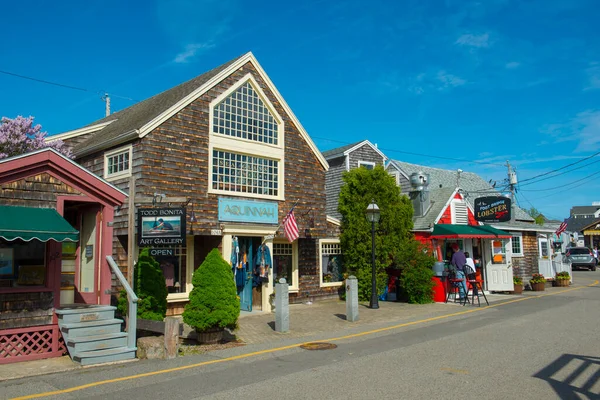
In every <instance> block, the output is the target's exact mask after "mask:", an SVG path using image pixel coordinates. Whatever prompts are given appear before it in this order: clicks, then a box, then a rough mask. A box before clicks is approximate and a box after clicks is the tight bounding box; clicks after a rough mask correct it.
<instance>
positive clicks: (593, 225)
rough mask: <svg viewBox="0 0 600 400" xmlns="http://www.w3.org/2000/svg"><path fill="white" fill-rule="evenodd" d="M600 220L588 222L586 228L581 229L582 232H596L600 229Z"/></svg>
mask: <svg viewBox="0 0 600 400" xmlns="http://www.w3.org/2000/svg"><path fill="white" fill-rule="evenodd" d="M599 225H600V219H598V218H594V221H592V222H590V223H589V224H587V225H586V226H584V227H583V228H582V230H583V231H587V230H598V229H600V226H599Z"/></svg>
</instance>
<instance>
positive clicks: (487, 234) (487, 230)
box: [431, 224, 512, 239]
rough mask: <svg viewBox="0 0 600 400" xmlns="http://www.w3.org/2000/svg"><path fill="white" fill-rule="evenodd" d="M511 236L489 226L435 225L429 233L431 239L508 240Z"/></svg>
mask: <svg viewBox="0 0 600 400" xmlns="http://www.w3.org/2000/svg"><path fill="white" fill-rule="evenodd" d="M511 237H512V235H511V234H510V233H508V232H505V231H502V230H500V229H496V228H493V227H491V226H489V225H480V226H472V225H451V224H437V225H435V226H434V227H433V232H432V233H431V238H432V239H497V238H500V239H510V238H511Z"/></svg>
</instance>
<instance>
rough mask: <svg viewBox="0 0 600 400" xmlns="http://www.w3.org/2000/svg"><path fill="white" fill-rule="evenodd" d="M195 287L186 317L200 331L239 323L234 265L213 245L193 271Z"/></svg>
mask: <svg viewBox="0 0 600 400" xmlns="http://www.w3.org/2000/svg"><path fill="white" fill-rule="evenodd" d="M192 284H193V285H194V289H193V290H192V292H191V293H190V301H189V303H188V304H186V305H185V310H184V312H183V321H184V322H185V323H186V324H188V325H189V326H191V327H192V328H194V329H196V331H198V332H203V331H207V330H209V329H212V328H230V329H234V328H236V327H237V320H238V317H239V316H240V300H239V298H238V296H237V291H236V286H235V282H234V281H233V273H232V272H231V266H230V265H229V264H228V263H227V262H226V261H225V260H224V259H223V257H221V253H219V250H218V249H213V250H212V251H211V252H210V253H208V255H207V256H206V258H205V259H204V262H203V263H202V265H200V267H198V269H197V270H196V271H195V272H194V277H193V279H192Z"/></svg>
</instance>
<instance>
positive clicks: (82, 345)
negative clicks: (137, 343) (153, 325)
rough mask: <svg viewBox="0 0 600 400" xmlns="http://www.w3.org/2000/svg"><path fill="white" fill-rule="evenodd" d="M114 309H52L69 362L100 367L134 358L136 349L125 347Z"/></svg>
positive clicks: (98, 307) (102, 307) (82, 305)
mask: <svg viewBox="0 0 600 400" xmlns="http://www.w3.org/2000/svg"><path fill="white" fill-rule="evenodd" d="M115 310H116V307H112V306H101V305H98V306H96V305H86V304H74V305H71V306H64V307H61V308H58V309H56V310H55V312H56V315H57V316H58V326H59V328H60V332H61V333H62V335H63V338H64V340H65V343H66V345H67V350H68V351H69V355H70V356H71V359H73V361H76V362H78V363H80V364H81V365H92V364H102V363H107V362H114V361H123V360H131V359H134V358H135V352H136V350H137V348H135V347H133V348H131V347H128V345H127V333H125V332H121V324H122V323H123V320H121V319H115Z"/></svg>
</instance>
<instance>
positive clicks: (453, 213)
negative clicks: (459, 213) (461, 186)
mask: <svg viewBox="0 0 600 400" xmlns="http://www.w3.org/2000/svg"><path fill="white" fill-rule="evenodd" d="M459 203H460V204H463V205H464V207H465V211H466V215H467V220H466V221H465V223H464V224H463V223H461V224H459V223H458V222H457V221H456V205H457V204H459ZM450 211H451V216H452V223H453V224H455V225H469V206H468V205H467V202H466V201H464V200H459V199H452V202H451V203H450Z"/></svg>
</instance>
